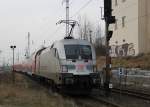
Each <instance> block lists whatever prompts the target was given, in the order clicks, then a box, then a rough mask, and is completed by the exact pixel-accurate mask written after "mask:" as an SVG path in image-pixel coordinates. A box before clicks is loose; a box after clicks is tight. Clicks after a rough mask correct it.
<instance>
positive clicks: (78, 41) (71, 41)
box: [56, 39, 91, 45]
mask: <svg viewBox="0 0 150 107" xmlns="http://www.w3.org/2000/svg"><path fill="white" fill-rule="evenodd" d="M56 44H62V45H65V44H81V45H91V43H90V42H88V41H87V40H81V39H63V40H60V41H57V42H56Z"/></svg>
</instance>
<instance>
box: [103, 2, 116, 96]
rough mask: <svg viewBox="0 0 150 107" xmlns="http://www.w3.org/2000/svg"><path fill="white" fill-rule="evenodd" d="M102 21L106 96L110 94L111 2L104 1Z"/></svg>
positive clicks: (113, 21)
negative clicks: (104, 46)
mask: <svg viewBox="0 0 150 107" xmlns="http://www.w3.org/2000/svg"><path fill="white" fill-rule="evenodd" d="M104 20H105V35H106V40H105V45H106V77H105V82H104V88H105V90H106V93H105V94H106V96H109V94H110V74H111V56H110V54H109V50H110V46H109V41H110V38H111V37H112V34H113V31H111V30H109V25H110V24H113V23H115V21H116V19H115V16H112V0H104Z"/></svg>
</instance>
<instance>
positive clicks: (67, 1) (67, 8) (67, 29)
mask: <svg viewBox="0 0 150 107" xmlns="http://www.w3.org/2000/svg"><path fill="white" fill-rule="evenodd" d="M66 36H69V0H66Z"/></svg>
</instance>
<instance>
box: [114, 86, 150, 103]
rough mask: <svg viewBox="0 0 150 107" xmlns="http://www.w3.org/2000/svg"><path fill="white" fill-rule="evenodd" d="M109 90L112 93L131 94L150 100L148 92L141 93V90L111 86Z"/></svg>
mask: <svg viewBox="0 0 150 107" xmlns="http://www.w3.org/2000/svg"><path fill="white" fill-rule="evenodd" d="M111 91H112V92H114V93H119V94H124V95H128V96H133V97H136V98H140V99H143V100H149V101H150V93H143V92H138V91H133V90H127V89H118V88H113V89H112V90H111Z"/></svg>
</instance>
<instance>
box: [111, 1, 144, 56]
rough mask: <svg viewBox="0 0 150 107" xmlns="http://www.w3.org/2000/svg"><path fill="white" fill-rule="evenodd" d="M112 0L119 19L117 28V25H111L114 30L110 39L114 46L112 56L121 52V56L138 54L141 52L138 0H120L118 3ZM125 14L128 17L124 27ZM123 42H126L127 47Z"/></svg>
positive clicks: (114, 12)
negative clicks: (123, 18)
mask: <svg viewBox="0 0 150 107" xmlns="http://www.w3.org/2000/svg"><path fill="white" fill-rule="evenodd" d="M112 1H113V2H112V5H113V15H114V16H116V19H117V20H118V21H117V29H115V25H113V26H111V27H110V29H112V28H113V30H114V34H113V37H112V39H111V40H110V45H111V46H113V50H112V51H113V52H112V56H118V55H120V54H121V55H120V56H128V55H131V56H132V55H137V54H138V53H139V45H138V44H139V41H138V22H139V20H138V0H126V1H125V2H122V0H118V5H115V0H112ZM141 1H142V0H141ZM123 16H125V17H126V18H125V26H124V27H122V17H123ZM122 44H126V46H125V48H124V46H122ZM115 47H116V48H115ZM114 52H115V53H116V55H115V54H114Z"/></svg>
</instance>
